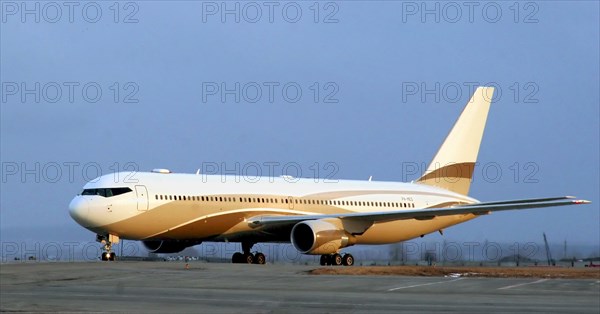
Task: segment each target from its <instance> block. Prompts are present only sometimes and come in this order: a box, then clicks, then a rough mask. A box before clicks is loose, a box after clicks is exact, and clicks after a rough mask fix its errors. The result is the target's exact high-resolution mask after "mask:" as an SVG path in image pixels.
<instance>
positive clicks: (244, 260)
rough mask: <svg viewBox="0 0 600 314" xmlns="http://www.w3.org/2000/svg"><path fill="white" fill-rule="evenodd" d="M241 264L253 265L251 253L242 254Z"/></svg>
mask: <svg viewBox="0 0 600 314" xmlns="http://www.w3.org/2000/svg"><path fill="white" fill-rule="evenodd" d="M242 263H246V264H253V263H254V255H252V253H246V254H244V256H243V258H242Z"/></svg>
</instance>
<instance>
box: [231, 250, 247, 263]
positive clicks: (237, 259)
mask: <svg viewBox="0 0 600 314" xmlns="http://www.w3.org/2000/svg"><path fill="white" fill-rule="evenodd" d="M243 258H244V256H243V255H242V253H240V252H235V253H233V256H231V262H232V263H234V264H239V263H241V262H242V259H243Z"/></svg>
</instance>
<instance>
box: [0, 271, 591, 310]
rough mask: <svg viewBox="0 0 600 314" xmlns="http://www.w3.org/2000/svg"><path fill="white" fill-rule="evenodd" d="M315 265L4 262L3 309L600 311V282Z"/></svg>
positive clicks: (0, 274) (0, 296) (0, 304)
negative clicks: (351, 271)
mask: <svg viewBox="0 0 600 314" xmlns="http://www.w3.org/2000/svg"><path fill="white" fill-rule="evenodd" d="M318 267H319V266H298V265H272V264H271V265H269V264H267V265H244V264H229V263H201V262H190V263H189V268H188V269H186V268H185V263H184V262H122V261H121V262H119V261H117V262H87V263H73V262H70V263H69V262H64V263H60V262H56V263H42V262H34V263H28V262H24V263H14V264H1V265H0V311H27V312H31V311H44V312H48V311H61V312H63V311H69V312H73V311H77V312H81V311H85V312H87V311H93V312H144V313H146V312H159V313H172V312H200V313H241V312H244V313H290V312H294V313H295V312H308V311H309V312H318V313H323V312H327V313H332V312H334V313H337V312H343V313H364V312H369V313H375V312H377V313H397V312H399V311H411V312H416V311H419V312H423V311H425V312H461V313H465V312H479V313H483V312H485V313H493V312H543V313H551V312H560V313H569V312H571V313H595V314H597V313H600V281H599V280H596V279H544V278H541V279H540V278H473V277H404V276H341V275H310V274H308V272H309V271H310V270H312V269H315V268H318Z"/></svg>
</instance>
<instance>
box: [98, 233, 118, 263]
mask: <svg viewBox="0 0 600 314" xmlns="http://www.w3.org/2000/svg"><path fill="white" fill-rule="evenodd" d="M112 237H113V238H116V237H115V236H112ZM110 238H111V236H110V235H109V236H104V235H100V234H97V235H96V241H98V242H100V243H102V244H104V252H102V254H101V255H100V260H102V261H114V260H115V259H116V257H117V254H115V252H113V251H112V244H113V243H112V242H111V241H110V240H109V239H110ZM117 242H118V238H117Z"/></svg>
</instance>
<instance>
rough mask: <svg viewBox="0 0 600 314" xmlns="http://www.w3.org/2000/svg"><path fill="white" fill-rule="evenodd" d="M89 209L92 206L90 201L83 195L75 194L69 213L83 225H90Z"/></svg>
mask: <svg viewBox="0 0 600 314" xmlns="http://www.w3.org/2000/svg"><path fill="white" fill-rule="evenodd" d="M89 209H90V206H89V204H88V201H87V200H86V199H85V198H83V197H81V196H75V198H74V199H73V200H72V201H71V203H70V204H69V214H70V215H71V218H73V220H75V221H76V222H77V223H78V224H80V225H82V226H83V227H88V225H89V220H88V216H89Z"/></svg>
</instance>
